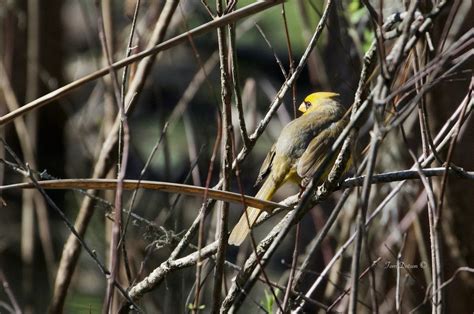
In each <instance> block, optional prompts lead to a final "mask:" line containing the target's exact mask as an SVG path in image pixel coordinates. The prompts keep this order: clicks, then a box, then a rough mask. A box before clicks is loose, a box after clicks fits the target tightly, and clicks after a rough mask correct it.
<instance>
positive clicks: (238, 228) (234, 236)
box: [229, 176, 276, 246]
mask: <svg viewBox="0 0 474 314" xmlns="http://www.w3.org/2000/svg"><path fill="white" fill-rule="evenodd" d="M275 191H276V185H275V183H274V182H273V179H272V178H271V176H270V177H268V178H267V180H265V182H264V183H263V185H262V187H261V188H260V190H259V191H258V192H257V194H256V195H255V197H256V198H258V199H262V200H265V201H268V200H270V199H271V198H272V197H273V194H275ZM261 213H262V210H261V209H258V208H254V207H247V209H246V210H245V212H244V213H243V214H242V217H240V220H239V222H238V223H237V224H236V225H235V227H234V229H232V232H231V233H230V236H229V244H230V245H235V246H239V245H240V244H242V242H244V240H245V238H246V237H247V235H248V234H249V232H250V228H252V226H253V225H254V224H255V222H256V221H257V219H258V217H259V216H260V214H261Z"/></svg>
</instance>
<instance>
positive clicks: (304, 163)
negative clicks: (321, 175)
mask: <svg viewBox="0 0 474 314" xmlns="http://www.w3.org/2000/svg"><path fill="white" fill-rule="evenodd" d="M338 129H339V128H338V127H337V126H336V124H333V125H331V126H330V127H328V128H326V129H324V130H323V131H322V132H320V133H319V134H318V135H317V136H316V137H315V138H313V139H312V140H311V142H310V143H309V145H308V147H307V148H306V150H305V151H304V153H303V155H301V157H300V158H299V160H298V162H297V167H296V172H297V174H298V175H299V176H300V177H301V178H311V177H312V176H313V175H314V173H315V172H316V170H317V169H318V168H319V166H320V165H321V163H322V161H323V160H324V157H325V156H326V152H327V151H328V150H329V149H330V148H331V146H332V144H333V143H334V141H335V140H336V138H337V135H338V132H337V131H338ZM325 172H326V171H325Z"/></svg>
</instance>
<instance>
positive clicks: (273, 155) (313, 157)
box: [228, 92, 348, 246]
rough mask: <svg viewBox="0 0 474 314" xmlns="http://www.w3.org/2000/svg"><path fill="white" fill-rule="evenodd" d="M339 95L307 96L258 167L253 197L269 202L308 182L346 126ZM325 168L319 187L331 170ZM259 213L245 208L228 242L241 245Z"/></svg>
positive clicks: (315, 94) (252, 208)
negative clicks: (282, 190)
mask: <svg viewBox="0 0 474 314" xmlns="http://www.w3.org/2000/svg"><path fill="white" fill-rule="evenodd" d="M337 96H339V94H337V93H333V92H315V93H312V94H309V95H308V96H306V98H305V99H304V101H303V102H302V103H301V105H300V106H299V107H298V110H299V111H300V112H302V113H303V114H302V115H301V116H300V117H298V118H296V119H294V120H292V121H291V122H289V123H288V124H287V125H286V126H285V127H283V129H282V130H281V133H280V136H279V137H278V139H277V141H276V142H275V143H274V144H273V146H272V147H271V149H270V151H269V152H268V154H267V156H266V158H265V160H264V161H263V163H262V166H261V168H260V171H259V174H258V177H257V181H256V183H255V185H258V184H260V183H261V182H262V181H263V184H262V186H261V188H260V189H259V190H258V192H257V194H256V195H255V197H256V198H258V199H262V200H270V199H271V198H272V197H273V195H274V194H275V192H276V191H277V190H278V189H279V188H280V187H281V186H282V185H283V184H285V183H286V182H288V181H291V182H295V183H297V184H300V185H301V183H302V182H303V183H304V182H307V180H309V179H311V178H312V176H313V175H314V173H315V171H316V170H317V169H318V168H319V166H320V164H321V163H322V161H323V160H324V157H325V155H326V152H327V151H328V150H329V149H330V147H331V146H332V144H333V143H334V141H335V140H336V139H337V137H338V135H339V134H340V133H341V132H342V130H343V129H344V127H345V126H346V125H347V123H348V119H347V115H346V114H345V109H344V107H343V106H342V105H341V103H340V102H339V101H338V100H337ZM328 168H329V169H326V170H325V172H324V173H323V175H322V176H321V178H320V179H319V182H318V184H321V183H322V182H323V181H324V180H325V179H326V177H327V175H328V174H329V171H330V167H328ZM262 212H263V211H262V210H261V209H258V208H254V207H248V208H247V209H246V211H245V212H244V213H243V214H242V216H241V217H240V220H239V221H238V222H237V224H236V225H235V226H234V228H233V230H232V232H231V233H230V235H229V239H228V243H229V244H230V245H234V246H240V245H241V244H242V242H243V241H244V240H245V238H246V237H247V235H248V234H249V232H250V228H252V226H253V225H254V224H255V222H256V221H257V219H258V217H259V216H260V214H262Z"/></svg>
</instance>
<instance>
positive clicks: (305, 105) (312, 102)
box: [298, 92, 339, 114]
mask: <svg viewBox="0 0 474 314" xmlns="http://www.w3.org/2000/svg"><path fill="white" fill-rule="evenodd" d="M336 96H339V94H337V93H332V92H319V93H312V94H309V95H308V96H306V98H305V99H304V101H303V102H302V103H301V105H300V106H299V107H298V110H299V111H301V112H302V113H303V114H304V113H308V112H311V111H313V110H314V109H316V108H317V107H318V105H320V104H321V103H322V102H323V101H324V100H327V99H331V98H333V97H336Z"/></svg>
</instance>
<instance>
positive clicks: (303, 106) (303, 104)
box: [298, 101, 306, 113]
mask: <svg viewBox="0 0 474 314" xmlns="http://www.w3.org/2000/svg"><path fill="white" fill-rule="evenodd" d="M298 110H299V111H301V112H302V113H305V112H306V104H305V103H304V101H303V102H302V103H301V105H300V106H299V107H298Z"/></svg>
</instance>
